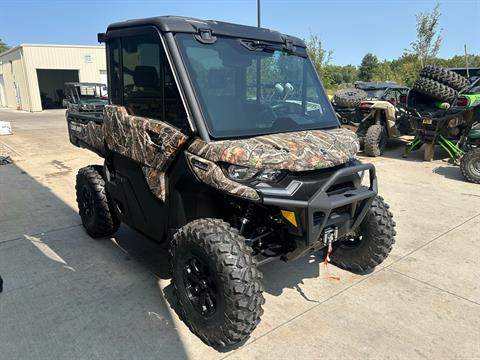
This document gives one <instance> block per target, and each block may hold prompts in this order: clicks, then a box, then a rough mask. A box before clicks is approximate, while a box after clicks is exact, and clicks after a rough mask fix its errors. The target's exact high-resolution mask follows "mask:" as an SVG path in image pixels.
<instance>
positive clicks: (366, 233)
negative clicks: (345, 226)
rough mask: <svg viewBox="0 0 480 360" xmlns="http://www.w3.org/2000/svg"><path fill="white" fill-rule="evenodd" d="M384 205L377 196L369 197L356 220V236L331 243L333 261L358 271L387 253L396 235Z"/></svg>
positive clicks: (390, 216)
mask: <svg viewBox="0 0 480 360" xmlns="http://www.w3.org/2000/svg"><path fill="white" fill-rule="evenodd" d="M388 208H389V206H388V204H386V203H385V202H384V201H383V198H382V197H381V196H376V197H375V198H374V199H373V202H372V205H371V206H370V209H369V210H368V212H367V215H366V216H365V219H363V221H362V223H361V224H360V229H359V230H360V233H359V236H358V237H357V238H355V239H351V240H345V241H340V242H337V243H334V248H333V252H332V254H331V256H330V259H331V261H332V263H333V264H334V265H336V266H338V267H340V268H342V269H345V270H348V271H351V272H354V273H358V274H361V273H365V272H367V271H369V270H372V269H374V268H375V267H376V266H377V265H379V264H381V263H382V262H383V261H384V260H385V259H386V258H387V257H388V254H390V251H392V246H393V244H394V243H395V235H396V232H395V221H393V214H392V213H391V211H390V210H388Z"/></svg>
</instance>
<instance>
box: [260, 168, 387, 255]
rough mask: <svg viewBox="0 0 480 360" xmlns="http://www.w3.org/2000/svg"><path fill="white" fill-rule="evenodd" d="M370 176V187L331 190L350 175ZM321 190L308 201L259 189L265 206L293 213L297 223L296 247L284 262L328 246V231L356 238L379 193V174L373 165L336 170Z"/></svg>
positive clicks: (322, 183) (321, 186)
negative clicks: (326, 240)
mask: <svg viewBox="0 0 480 360" xmlns="http://www.w3.org/2000/svg"><path fill="white" fill-rule="evenodd" d="M366 171H368V173H369V180H370V184H369V186H368V187H363V186H360V187H356V188H351V187H348V188H346V189H344V190H342V189H340V190H334V191H330V189H331V188H332V187H334V186H335V185H336V184H339V183H341V182H342V179H345V178H347V177H349V176H352V175H355V174H358V173H362V172H366ZM318 185H319V188H318V190H317V191H316V192H315V193H314V194H313V196H311V197H310V199H308V200H294V199H291V197H289V196H270V195H268V192H269V191H268V189H264V190H262V189H258V190H259V192H261V193H262V194H263V195H264V196H263V203H264V204H265V205H270V206H275V207H278V208H280V209H282V210H283V209H284V210H288V211H293V212H295V214H296V218H297V219H298V220H299V221H298V227H299V229H298V231H299V234H298V237H297V239H296V242H297V248H296V250H295V251H293V252H291V253H288V254H287V255H286V256H285V257H284V259H285V260H293V259H296V258H298V257H300V256H302V255H304V254H305V253H307V252H312V251H316V250H318V249H320V248H322V247H324V246H325V245H327V244H326V243H325V242H324V241H323V239H322V235H323V234H324V231H325V230H326V229H333V228H335V230H336V233H337V239H339V238H342V237H345V236H349V235H352V236H353V235H354V233H355V229H356V228H357V227H358V226H359V225H360V224H361V223H362V221H363V219H364V218H365V215H366V214H367V211H368V209H369V208H370V205H371V203H372V201H373V198H374V197H375V196H376V195H377V193H378V186H377V178H376V171H375V167H374V166H373V164H359V165H353V166H349V167H345V168H342V169H339V170H337V171H335V172H334V173H333V174H332V175H331V176H330V177H329V178H328V179H327V180H326V181H325V180H322V181H321V182H319V184H318Z"/></svg>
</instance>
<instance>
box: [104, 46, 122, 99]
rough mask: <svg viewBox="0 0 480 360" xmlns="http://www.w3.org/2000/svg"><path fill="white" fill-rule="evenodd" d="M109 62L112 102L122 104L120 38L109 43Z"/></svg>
mask: <svg viewBox="0 0 480 360" xmlns="http://www.w3.org/2000/svg"><path fill="white" fill-rule="evenodd" d="M107 51H108V64H109V68H110V69H109V70H110V71H109V87H110V88H109V89H108V90H109V95H110V99H111V102H112V104H116V105H121V104H122V82H121V80H120V39H113V40H112V41H110V42H109V43H108V44H107Z"/></svg>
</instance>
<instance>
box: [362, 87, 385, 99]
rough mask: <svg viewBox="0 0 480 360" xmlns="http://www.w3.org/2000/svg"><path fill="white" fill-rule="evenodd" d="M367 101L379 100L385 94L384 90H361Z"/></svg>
mask: <svg viewBox="0 0 480 360" xmlns="http://www.w3.org/2000/svg"><path fill="white" fill-rule="evenodd" d="M363 90H364V91H365V92H366V93H367V97H368V98H369V99H381V98H382V97H383V95H384V94H385V89H363Z"/></svg>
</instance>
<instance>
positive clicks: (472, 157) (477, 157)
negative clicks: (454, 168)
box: [460, 149, 480, 184]
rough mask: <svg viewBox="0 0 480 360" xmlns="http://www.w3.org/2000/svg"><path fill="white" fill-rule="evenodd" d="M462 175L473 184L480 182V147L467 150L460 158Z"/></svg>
mask: <svg viewBox="0 0 480 360" xmlns="http://www.w3.org/2000/svg"><path fill="white" fill-rule="evenodd" d="M460 170H461V171H462V174H463V177H464V178H465V179H466V180H467V181H469V182H471V183H474V184H480V149H474V150H470V151H468V152H467V153H466V154H465V155H463V157H462V160H460Z"/></svg>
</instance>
